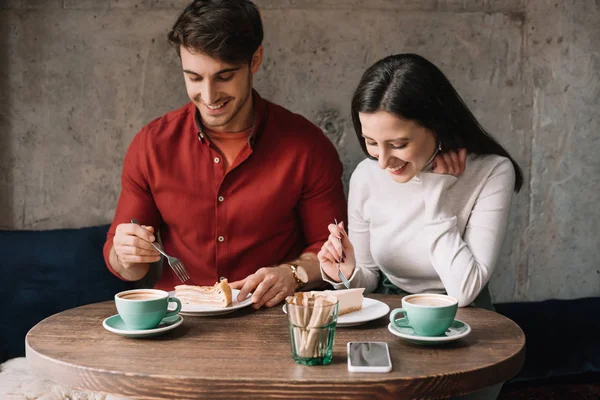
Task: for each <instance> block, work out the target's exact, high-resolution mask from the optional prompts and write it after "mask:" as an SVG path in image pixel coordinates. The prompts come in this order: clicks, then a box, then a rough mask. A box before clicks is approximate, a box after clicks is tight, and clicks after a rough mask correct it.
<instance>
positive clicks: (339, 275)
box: [333, 218, 350, 289]
mask: <svg viewBox="0 0 600 400" xmlns="http://www.w3.org/2000/svg"><path fill="white" fill-rule="evenodd" d="M333 222H335V226H337V224H338V222H337V219H335V218H334V219H333ZM338 245H339V246H340V257H339V259H338V260H339V261H338V263H337V269H338V277H339V278H340V280H341V281H342V283H343V284H344V286H346V289H350V281H348V279H347V278H346V276H345V275H344V273H343V272H342V270H341V269H340V262H341V261H342V257H344V248H343V247H342V239H341V238H339V239H338Z"/></svg>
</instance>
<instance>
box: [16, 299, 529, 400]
mask: <svg viewBox="0 0 600 400" xmlns="http://www.w3.org/2000/svg"><path fill="white" fill-rule="evenodd" d="M369 297H373V298H376V299H379V300H381V301H383V302H385V303H387V304H388V305H389V306H390V308H392V309H393V308H396V307H400V306H401V297H400V296H381V295H373V296H369ZM113 314H116V309H115V306H114V303H113V302H104V303H97V304H91V305H87V306H83V307H78V308H75V309H72V310H68V311H64V312H62V313H59V314H56V315H53V316H51V317H49V318H46V319H45V320H43V321H42V322H40V323H39V324H37V325H36V326H34V327H33V328H32V329H31V330H30V331H29V333H28V334H27V338H26V351H27V360H28V361H29V364H30V366H31V368H32V369H33V370H34V371H35V372H37V373H38V374H40V375H42V376H44V377H46V378H48V379H50V380H53V381H55V382H58V383H60V384H63V385H67V386H71V387H73V388H77V389H83V390H91V391H97V392H104V393H110V394H114V395H119V396H124V397H130V398H147V399H167V398H184V399H190V398H197V397H201V398H224V399H234V398H235V399H242V398H243V399H246V398H257V399H266V398H283V397H287V398H329V399H332V398H341V397H344V398H367V397H368V398H381V399H382V398H402V399H409V398H444V397H447V396H451V395H459V394H464V393H468V392H472V391H475V390H478V389H481V388H483V387H486V386H489V385H493V384H496V383H500V382H502V381H505V380H507V379H509V378H511V377H513V376H514V375H516V374H517V373H518V372H519V370H520V369H521V367H522V366H523V363H524V359H525V350H524V346H525V335H524V333H523V331H522V330H521V329H520V328H519V326H517V325H516V324H515V323H514V322H512V321H511V320H509V319H508V318H505V317H504V316H502V315H500V314H496V313H493V312H491V311H487V310H483V309H477V308H462V309H459V311H458V314H457V318H458V319H460V320H463V321H465V322H467V323H468V324H469V325H471V327H472V329H473V331H472V332H471V334H470V335H469V336H467V337H465V338H463V339H460V340H458V341H455V342H452V343H448V344H445V345H443V346H436V347H423V346H418V345H414V344H410V343H407V342H405V341H404V340H402V339H401V338H399V337H396V336H394V335H392V334H391V333H390V332H389V331H388V330H387V324H388V319H387V317H384V318H380V319H378V320H376V321H372V322H370V323H367V324H364V325H360V326H356V327H348V328H338V329H337V331H336V336H335V344H334V358H333V361H332V363H331V364H329V365H326V366H313V367H309V366H303V365H298V364H296V363H294V361H293V360H292V357H291V355H290V343H289V336H288V328H287V316H286V315H285V314H284V313H283V312H282V310H281V306H278V307H274V308H271V309H261V310H258V311H254V310H253V309H252V308H251V307H247V308H245V309H242V310H238V311H236V312H234V313H231V314H227V315H222V316H217V317H189V316H186V317H184V322H183V324H182V325H180V326H179V327H178V328H176V329H174V330H173V331H171V332H169V333H167V334H165V335H163V336H157V337H154V338H147V339H131V338H124V337H121V336H119V335H116V334H114V333H111V332H108V331H107V330H105V329H104V328H103V327H102V320H103V319H104V318H106V317H108V316H110V315H113ZM368 340H371V341H385V342H387V343H388V344H389V347H390V353H391V356H392V364H393V370H392V372H390V373H371V374H368V373H350V372H348V370H347V357H346V343H347V342H349V341H368Z"/></svg>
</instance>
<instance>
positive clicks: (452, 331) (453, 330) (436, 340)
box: [388, 319, 471, 345]
mask: <svg viewBox="0 0 600 400" xmlns="http://www.w3.org/2000/svg"><path fill="white" fill-rule="evenodd" d="M388 330H389V331H390V332H391V333H392V334H394V335H396V336H398V337H401V338H402V339H404V340H406V341H408V342H411V343H415V344H421V345H436V344H443V343H448V342H453V341H455V340H458V339H460V338H463V337H465V336H467V335H468V334H469V333H471V327H470V326H469V324H467V323H466V322H463V321H460V320H458V319H455V320H454V322H452V325H451V326H450V328H448V330H447V331H446V332H445V333H444V334H443V335H442V336H421V335H417V334H416V333H415V332H414V331H413V330H412V328H398V327H397V326H395V325H393V324H392V323H391V322H390V323H389V324H388Z"/></svg>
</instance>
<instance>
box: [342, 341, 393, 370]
mask: <svg viewBox="0 0 600 400" xmlns="http://www.w3.org/2000/svg"><path fill="white" fill-rule="evenodd" d="M349 353H350V354H349V356H350V364H351V365H353V366H355V367H386V366H388V365H390V362H389V356H388V349H387V344H386V343H385V342H351V343H350V352H349Z"/></svg>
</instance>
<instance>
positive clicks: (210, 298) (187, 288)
mask: <svg viewBox="0 0 600 400" xmlns="http://www.w3.org/2000/svg"><path fill="white" fill-rule="evenodd" d="M175 297H177V298H178V299H179V301H181V303H182V304H193V305H202V306H209V307H216V308H225V307H229V305H231V287H229V283H228V282H227V279H223V280H221V281H220V282H217V283H215V285H214V286H195V285H178V286H175Z"/></svg>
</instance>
